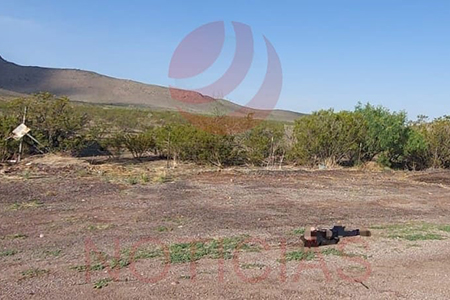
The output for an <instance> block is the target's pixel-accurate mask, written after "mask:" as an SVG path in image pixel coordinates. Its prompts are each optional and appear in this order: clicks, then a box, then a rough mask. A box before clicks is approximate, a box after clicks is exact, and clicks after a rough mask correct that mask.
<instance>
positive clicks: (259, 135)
mask: <svg viewBox="0 0 450 300" xmlns="http://www.w3.org/2000/svg"><path fill="white" fill-rule="evenodd" d="M238 142H239V144H240V145H241V146H242V148H243V151H242V156H243V158H244V159H245V161H246V162H247V163H249V164H251V165H255V166H263V165H270V164H272V165H273V164H275V161H276V160H277V158H278V159H281V158H282V157H283V155H284V154H285V152H286V145H285V143H284V142H285V141H284V126H283V125H282V124H276V125H266V124H262V125H258V126H257V127H255V128H252V129H251V130H249V131H247V132H245V133H243V134H242V135H241V136H240V137H239V141H238Z"/></svg>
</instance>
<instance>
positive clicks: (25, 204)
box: [9, 200, 42, 210]
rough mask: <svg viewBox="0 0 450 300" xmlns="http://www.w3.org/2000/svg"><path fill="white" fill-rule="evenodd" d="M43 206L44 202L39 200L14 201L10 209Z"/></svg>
mask: <svg viewBox="0 0 450 300" xmlns="http://www.w3.org/2000/svg"><path fill="white" fill-rule="evenodd" d="M41 206H42V202H39V201H38V200H32V201H30V202H22V203H14V204H12V205H11V206H10V207H9V209H10V210H22V209H28V208H38V207H41Z"/></svg>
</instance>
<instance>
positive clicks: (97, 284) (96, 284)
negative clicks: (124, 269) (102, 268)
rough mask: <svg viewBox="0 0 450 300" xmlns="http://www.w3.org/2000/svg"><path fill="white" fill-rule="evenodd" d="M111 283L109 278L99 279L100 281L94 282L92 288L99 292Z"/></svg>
mask: <svg viewBox="0 0 450 300" xmlns="http://www.w3.org/2000/svg"><path fill="white" fill-rule="evenodd" d="M111 281H112V280H111V279H110V278H105V279H100V280H98V281H96V282H94V286H93V287H94V289H97V290H99V289H102V288H105V287H107V286H108V285H109V283H110V282H111Z"/></svg>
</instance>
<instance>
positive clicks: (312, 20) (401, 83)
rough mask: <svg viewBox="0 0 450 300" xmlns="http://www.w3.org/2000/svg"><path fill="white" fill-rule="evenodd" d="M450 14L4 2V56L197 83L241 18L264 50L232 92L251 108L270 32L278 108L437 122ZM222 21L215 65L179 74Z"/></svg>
mask: <svg viewBox="0 0 450 300" xmlns="http://www.w3.org/2000/svg"><path fill="white" fill-rule="evenodd" d="M449 15H450V1H448V0H434V1H425V0H423V1H417V0H364V1H363V0H317V1H312V0H310V1H302V0H297V1H283V0H278V1H265V0H259V1H257V0H240V1H234V0H227V1H214V0H208V1H204V0H197V1H195V0H192V1H186V0H184V1H182V0H176V1H175V0H165V1H154V0H143V1H138V0H136V1H133V0H130V1H117V0H107V1H100V0H97V1H95V0H90V1H86V0H77V1H50V0H39V1H31V0H29V1H25V0H0V55H1V56H2V57H3V58H5V59H6V60H9V61H12V62H15V63H17V64H20V65H35V66H45V67H57V68H75V69H83V70H90V71H95V72H97V73H101V74H105V75H108V76H113V77H118V78H124V79H131V80H136V81H140V82H144V83H149V84H158V85H164V86H168V85H176V86H180V87H186V88H196V87H201V86H206V85H208V84H210V83H212V82H214V81H215V80H216V79H218V78H219V77H220V76H221V74H223V73H224V72H225V71H226V70H227V68H228V67H229V66H230V63H231V60H232V58H233V56H234V50H235V46H236V43H235V42H236V39H235V35H234V31H233V27H232V26H231V22H233V21H235V22H241V23H244V24H247V25H249V26H250V27H251V29H252V33H253V38H254V42H255V47H254V58H253V62H252V65H251V68H250V71H249V73H248V74H247V77H246V78H245V79H244V81H243V82H242V83H241V84H240V85H239V87H238V88H236V90H234V91H233V92H232V93H230V94H229V95H227V96H226V98H227V99H229V100H232V101H234V102H236V103H240V104H245V103H247V102H248V101H249V100H250V99H251V98H252V97H253V96H254V95H255V94H256V92H257V91H258V89H259V87H260V86H261V84H262V81H263V79H264V75H265V72H266V68H267V50H266V48H265V44H264V39H263V36H265V37H266V38H267V39H268V40H269V41H270V42H271V44H272V45H273V47H274V48H275V50H276V52H277V54H278V56H279V58H280V61H281V65H282V74H283V87H282V92H281V95H280V99H279V101H278V103H277V106H276V107H277V108H280V109H289V110H294V111H298V112H305V113H310V112H312V111H315V110H319V109H327V108H334V109H335V110H349V109H353V108H354V106H355V105H356V104H357V103H358V102H370V103H372V104H375V105H383V106H385V107H387V108H389V109H391V110H396V111H398V110H405V111H406V112H407V113H408V116H409V118H410V119H414V118H415V117H416V116H417V115H419V114H421V115H427V116H430V117H431V118H434V117H438V116H442V115H445V114H447V115H450V106H449V100H450V19H449ZM215 21H224V22H225V24H226V28H225V29H226V39H225V43H224V46H223V48H222V52H221V53H220V57H219V58H218V59H217V61H216V62H215V63H214V64H213V65H212V66H211V68H209V69H207V70H206V71H205V72H204V73H203V74H200V75H199V76H198V77H196V78H193V79H187V80H179V79H177V80H174V79H173V78H169V76H168V75H169V65H170V62H171V59H172V55H173V54H174V51H175V49H177V47H178V45H179V44H180V43H181V42H182V41H183V39H184V38H185V37H186V36H187V35H188V34H189V33H190V32H192V31H193V30H195V29H197V28H199V27H200V26H202V25H204V24H207V23H210V22H215ZM0 71H1V70H0Z"/></svg>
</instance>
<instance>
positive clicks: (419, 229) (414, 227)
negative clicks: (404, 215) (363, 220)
mask: <svg viewBox="0 0 450 300" xmlns="http://www.w3.org/2000/svg"><path fill="white" fill-rule="evenodd" d="M371 228H372V229H378V230H383V231H384V232H386V233H387V237H389V238H393V239H403V240H407V241H428V240H443V239H445V236H444V235H443V233H446V232H450V225H436V224H430V223H405V224H391V225H380V226H373V227H371Z"/></svg>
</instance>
